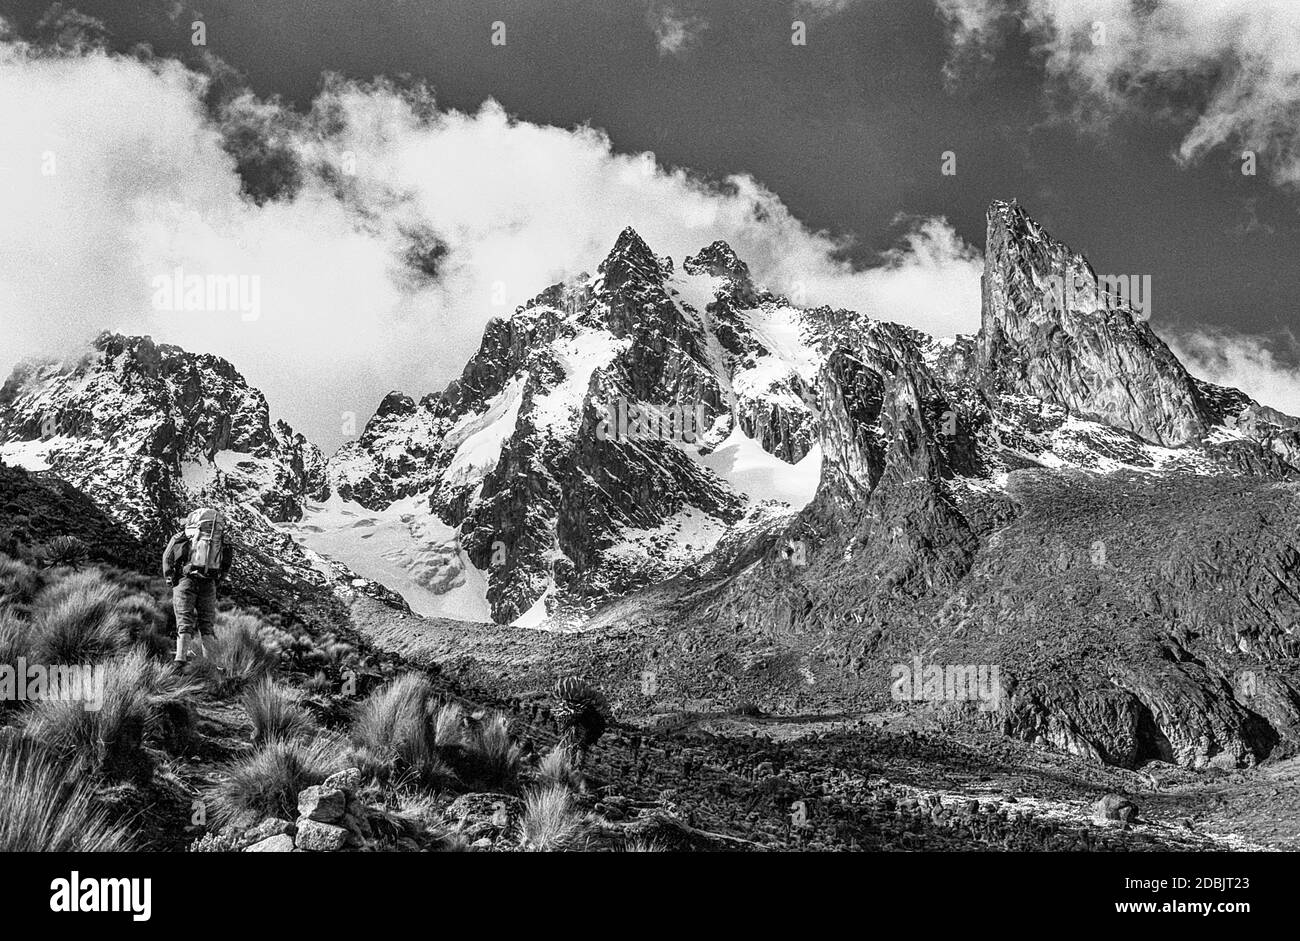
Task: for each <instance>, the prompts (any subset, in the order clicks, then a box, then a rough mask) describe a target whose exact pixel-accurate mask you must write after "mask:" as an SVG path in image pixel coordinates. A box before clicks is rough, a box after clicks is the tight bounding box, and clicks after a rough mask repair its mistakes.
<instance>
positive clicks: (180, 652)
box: [162, 509, 234, 663]
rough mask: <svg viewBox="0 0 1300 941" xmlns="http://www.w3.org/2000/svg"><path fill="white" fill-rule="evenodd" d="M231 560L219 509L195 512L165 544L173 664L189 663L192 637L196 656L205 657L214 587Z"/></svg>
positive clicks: (213, 630) (211, 628) (211, 627)
mask: <svg viewBox="0 0 1300 941" xmlns="http://www.w3.org/2000/svg"><path fill="white" fill-rule="evenodd" d="M233 558H234V549H233V548H232V547H231V545H230V543H229V542H228V541H227V533H226V521H225V518H224V517H223V516H222V515H221V512H220V511H219V510H213V509H200V510H195V511H194V512H193V513H191V514H190V515H189V516H187V517H186V518H185V528H184V529H183V530H181V531H180V532H179V533H177V534H176V535H175V536H173V537H172V538H171V541H170V542H168V543H167V548H166V549H165V550H164V551H163V559H162V566H163V575H164V576H166V578H167V581H168V582H170V583H171V586H172V607H173V608H174V609H175V610H176V657H175V662H176V663H186V662H188V661H189V659H190V656H191V653H190V651H189V650H188V649H187V648H188V646H189V638H190V637H191V636H193V637H194V640H195V642H196V643H197V645H198V652H199V654H200V655H203V656H206V654H207V647H206V645H205V644H204V641H203V638H204V637H211V636H213V635H214V634H215V633H216V621H217V586H218V585H219V584H220V582H221V579H222V578H224V577H225V575H226V573H227V572H229V571H230V562H231V560H232V559H233Z"/></svg>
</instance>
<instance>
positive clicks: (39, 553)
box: [36, 536, 89, 569]
mask: <svg viewBox="0 0 1300 941" xmlns="http://www.w3.org/2000/svg"><path fill="white" fill-rule="evenodd" d="M88 554H89V550H88V549H87V548H86V544H85V543H84V542H82V541H81V540H80V539H78V538H77V537H76V536H55V537H54V538H53V539H51V540H49V541H48V542H46V543H44V544H43V545H42V546H40V547H39V548H38V549H37V550H36V559H37V561H38V562H39V563H40V565H42V566H43V567H45V568H53V567H54V566H66V567H68V568H73V569H75V568H77V567H79V566H81V565H84V564H85V562H86V556H87V555H88Z"/></svg>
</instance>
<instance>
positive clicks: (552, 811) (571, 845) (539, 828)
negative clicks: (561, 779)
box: [519, 787, 590, 853]
mask: <svg viewBox="0 0 1300 941" xmlns="http://www.w3.org/2000/svg"><path fill="white" fill-rule="evenodd" d="M589 829H590V824H589V822H588V820H587V815H586V814H584V813H583V812H582V811H581V810H579V809H578V808H577V807H576V806H575V805H574V802H573V796H572V794H571V793H570V792H569V789H568V788H565V787H543V788H538V789H536V790H532V791H529V792H528V794H527V795H525V797H524V813H523V818H522V819H521V820H520V824H519V843H520V845H521V846H522V847H523V848H524V849H526V850H530V851H532V852H537V853H556V852H562V851H564V850H577V849H581V848H582V847H583V845H584V844H585V843H586V840H587V834H588V831H589Z"/></svg>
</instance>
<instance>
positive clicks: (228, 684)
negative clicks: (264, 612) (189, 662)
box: [194, 611, 280, 697]
mask: <svg viewBox="0 0 1300 941" xmlns="http://www.w3.org/2000/svg"><path fill="white" fill-rule="evenodd" d="M215 631H216V633H215V635H214V636H211V637H205V638H203V643H204V647H205V648H206V650H207V656H205V657H200V658H199V659H197V660H195V661H194V665H195V673H196V675H198V676H201V677H203V679H204V681H205V682H206V683H207V686H208V689H209V690H210V691H211V692H212V694H213V695H214V696H219V697H224V696H230V695H232V694H234V693H237V692H239V691H240V690H243V689H246V688H247V687H249V686H251V685H252V684H254V683H257V682H258V681H259V680H261V679H262V678H263V677H266V676H269V675H271V674H272V673H274V672H275V669H276V667H277V665H278V664H279V660H280V655H279V653H278V652H277V651H276V650H275V649H273V648H271V647H268V646H267V645H266V643H265V642H264V640H263V632H262V624H261V622H260V621H258V619H257V618H255V617H253V616H252V615H250V614H243V613H228V612H225V611H223V612H221V613H219V614H218V615H217V624H216V629H215Z"/></svg>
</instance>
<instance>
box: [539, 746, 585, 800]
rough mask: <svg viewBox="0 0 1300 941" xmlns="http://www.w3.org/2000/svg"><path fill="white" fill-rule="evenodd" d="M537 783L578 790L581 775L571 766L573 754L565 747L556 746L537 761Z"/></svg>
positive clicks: (543, 785) (544, 785)
mask: <svg viewBox="0 0 1300 941" xmlns="http://www.w3.org/2000/svg"><path fill="white" fill-rule="evenodd" d="M537 783H538V784H539V785H541V786H542V787H544V788H545V787H565V788H569V789H570V790H575V791H576V790H579V789H580V787H581V784H582V776H581V775H580V774H579V772H578V769H577V768H575V767H574V766H573V756H572V755H570V754H569V750H568V749H567V748H563V747H561V746H558V745H557V746H556V747H554V748H552V749H551V750H550V751H548V752H547V753H546V754H545V755H543V756H542V760H541V761H539V762H538V763H537Z"/></svg>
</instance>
